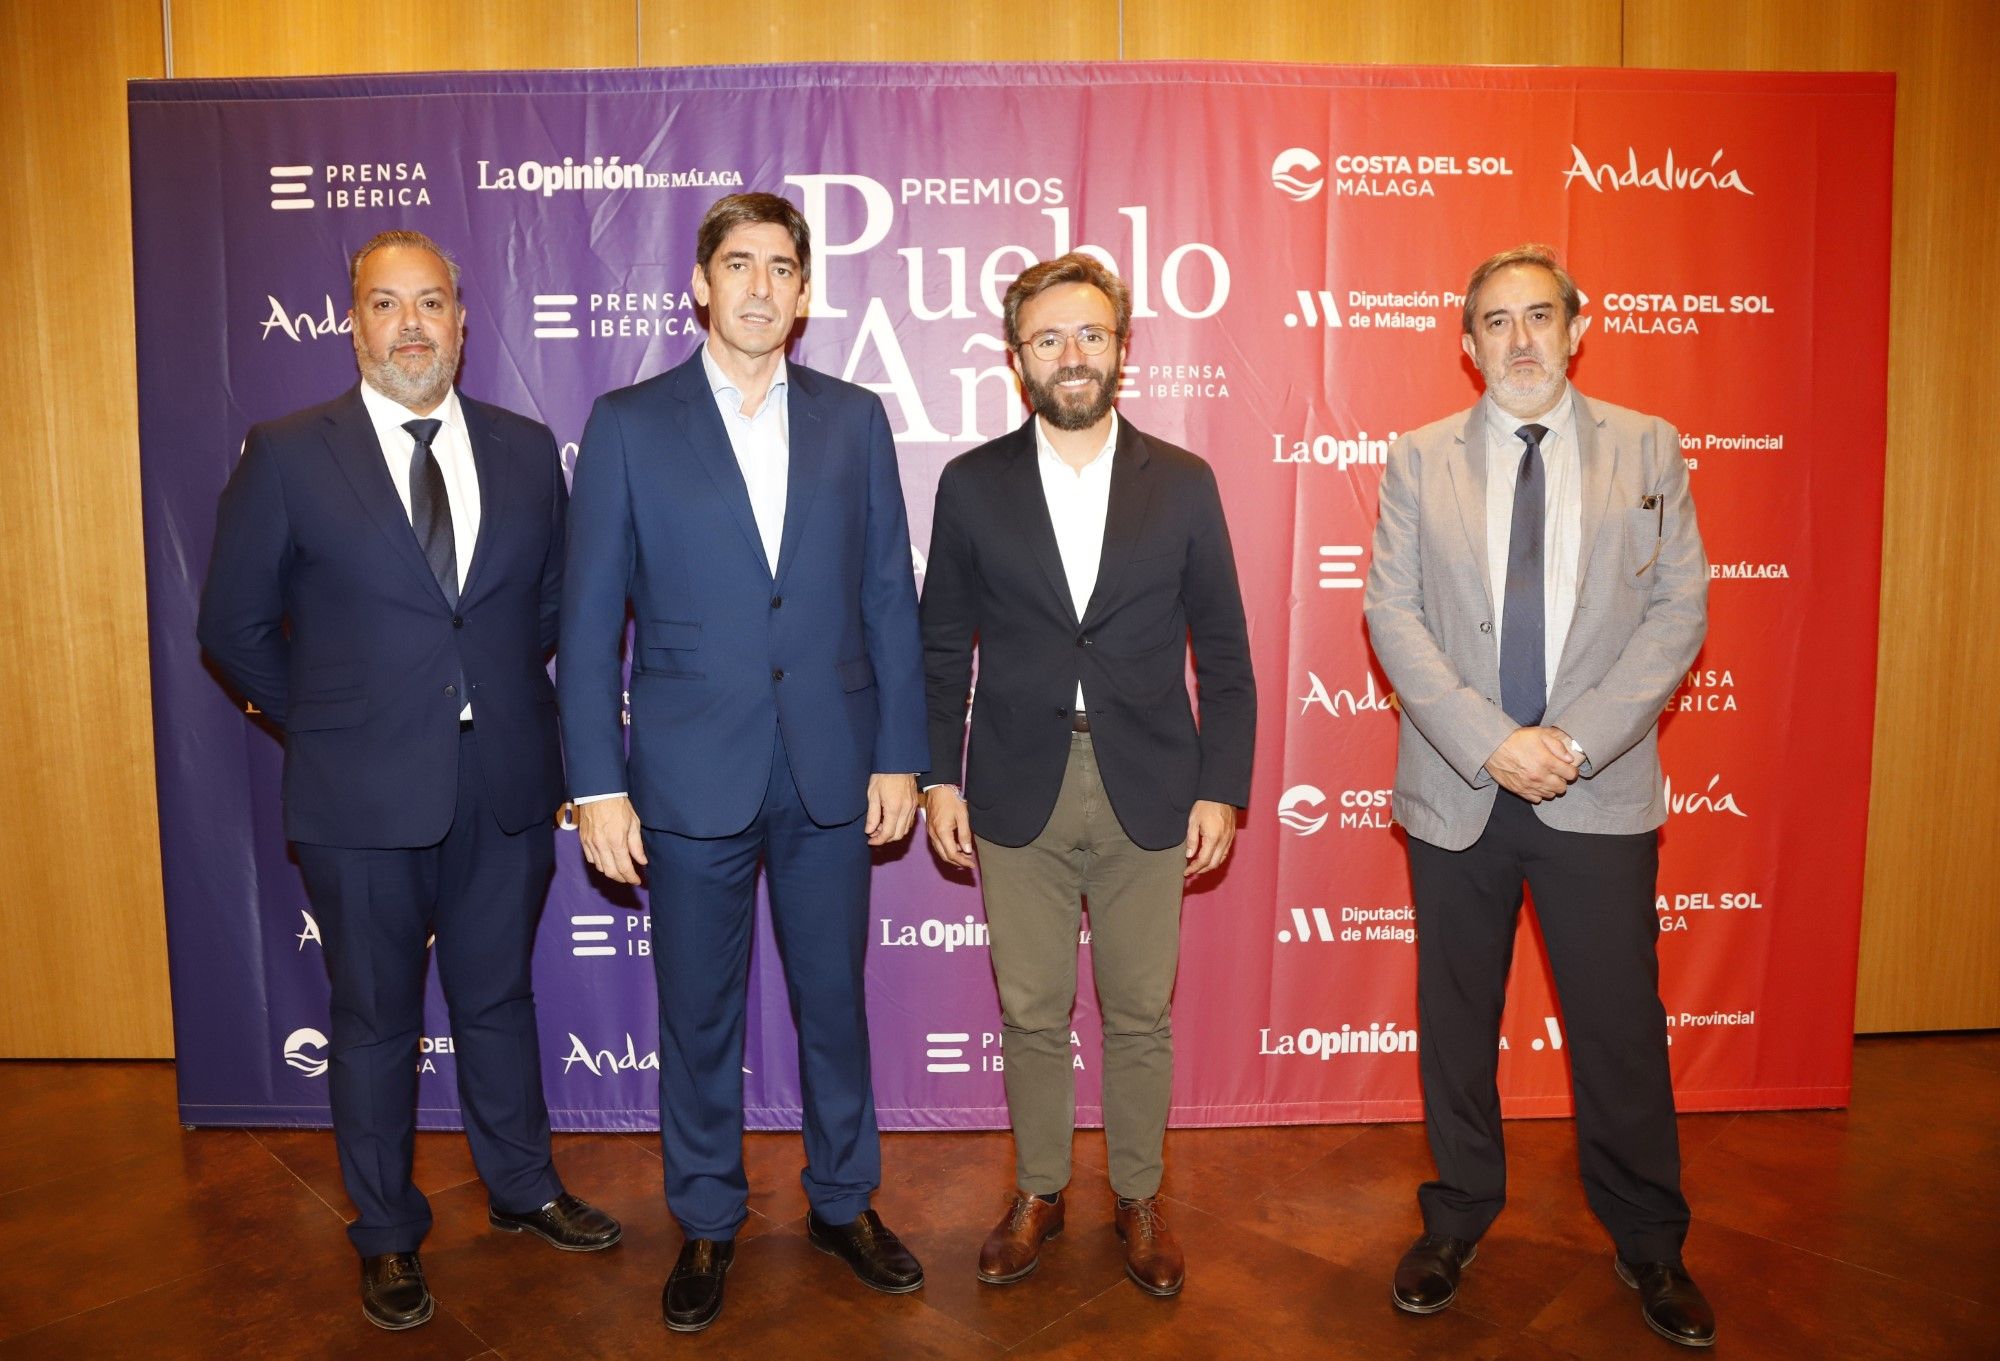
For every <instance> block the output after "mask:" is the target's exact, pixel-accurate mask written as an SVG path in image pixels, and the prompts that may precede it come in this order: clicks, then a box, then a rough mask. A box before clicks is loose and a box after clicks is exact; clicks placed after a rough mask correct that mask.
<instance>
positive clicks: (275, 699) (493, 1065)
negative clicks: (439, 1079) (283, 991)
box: [199, 232, 619, 1329]
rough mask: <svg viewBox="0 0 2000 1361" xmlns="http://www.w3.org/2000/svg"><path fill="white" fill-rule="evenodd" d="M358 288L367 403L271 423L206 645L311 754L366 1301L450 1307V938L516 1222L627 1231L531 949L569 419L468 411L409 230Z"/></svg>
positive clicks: (433, 257)
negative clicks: (580, 1150)
mask: <svg viewBox="0 0 2000 1361" xmlns="http://www.w3.org/2000/svg"><path fill="white" fill-rule="evenodd" d="M350 280H351V283H352V285H353V296H354V306H353V310H352V311H351V312H350V313H349V314H348V315H349V317H350V319H351V321H352V323H353V327H354V353H355V357H356V359H357V361H358V362H359V364H360V368H361V378H362V382H361V385H360V386H359V387H357V388H355V389H352V390H350V391H348V392H347V393H346V394H344V395H343V396H340V397H337V398H335V399H334V400H333V401H331V402H328V403H326V404H325V405H323V406H316V407H310V408H308V409H306V410H304V411H301V412H298V413H296V414H294V415H291V416H287V417H285V418H284V419H282V420H278V421H272V422H269V423H266V424H263V425H258V426H254V427H252V429H251V431H250V434H249V438H248V439H247V440H246V441H245V442H244V446H243V457H242V460H241V461H240V462H239V463H238V464H237V467H236V470H235V472H234V473H233V474H232V475H231V477H230V479H229V485H228V487H227V488H225V489H224V491H223V493H222V504H221V508H220V510H219V511H218V512H217V516H216V530H215V551H214V554H213V556H212V557H211V558H210V560H209V570H208V581H207V584H206V585H205V586H204V587H203V589H202V597H201V618H200V625H199V631H200V636H201V642H202V646H203V647H205V648H206V649H207V650H208V653H209V655H210V656H211V657H212V658H214V660H215V662H216V663H217V665H219V666H220V667H221V669H222V671H223V673H224V674H225V675H226V676H227V677H228V678H229V680H230V682H231V683H232V684H233V685H234V686H235V687H236V688H237V689H238V690H240V691H241V692H242V693H243V694H244V695H245V696H246V697H247V698H248V699H250V701H251V702H253V703H254V704H255V705H256V706H257V707H258V708H259V709H261V710H262V711H263V712H264V714H265V716H266V717H267V718H268V719H269V720H270V721H271V722H272V723H274V724H276V725H277V726H278V727H279V728H280V729H282V730H283V732H284V735H285V773H284V807H285V834H286V836H288V837H289V838H290V839H291V840H292V842H293V843H294V847H295V849H296V851H297V853H298V859H299V865H300V868H301V869H302V870H303V871H304V874H305V881H306V892H307V895H308V896H309V898H310V899H311V901H312V905H313V910H314V912H315V913H316V914H317V916H318V919H319V924H320V933H321V937H322V939H323V940H324V942H325V945H326V965H327V975H328V978H329V979H330V980H331V983H332V991H333V999H332V1031H333V1035H332V1044H331V1054H332V1058H331V1065H330V1068H329V1092H330V1096H331V1099H332V1105H333V1128H334V1139H335V1142H336V1144H337V1145H338V1148H339V1151H340V1168H341V1176H342V1178H343V1180H344V1181H345V1182H346V1185H347V1193H348V1195H349V1197H350V1198H351V1199H352V1200H353V1202H354V1205H355V1209H356V1211H357V1212H358V1214H357V1217H356V1219H355V1221H354V1223H353V1224H352V1225H351V1226H350V1227H349V1229H348V1236H349V1237H350V1238H351V1239H352V1240H353V1242H354V1246H355V1248H356V1250H357V1251H359V1252H360V1254H361V1256H362V1271H361V1299H362V1309H363V1312H364V1313H365V1314H366V1315H367V1317H368V1319H369V1321H370V1322H371V1323H374V1324H376V1325H378V1326H380V1327H383V1328H392V1329H394V1328H411V1327H415V1326H416V1325H417V1324H420V1323H422V1322H424V1321H425V1320H426V1319H428V1318H429V1317H430V1316H431V1309H432V1300H431V1295H430V1291H429V1289H428V1287H427V1286H426V1284H425V1281H424V1275H423V1268H422V1265H421V1264H420V1263H419V1261H418V1259H417V1246H418V1244H419V1243H421V1242H422V1241H423V1237H424V1234H425V1233H426V1232H427V1231H428V1230H429V1228H430V1223H431V1215H430V1206H429V1204H428V1202H427V1201H426V1200H425V1199H424V1196H423V1193H422V1192H420V1191H418V1190H417V1188H416V1186H415V1185H414V1184H413V1183H412V1182H411V1180H410V1159H411V1154H412V1151H413V1149H414V1142H415V1134H416V1102H417V1040H418V1035H419V1033H420V1031H421V1029H422V1023H423V991H424V970H425V955H426V950H425V940H426V938H427V937H429V936H431V935H432V934H433V933H435V936H436V943H437V961H438V974H439V977H440V978H441V979H442V981H443V983H444V991H445V1000H446V1001H447V1003H448V1004H449V1006H450V1011H451V1030H452V1036H453V1040H454V1052H455V1053H456V1055H457V1060H458V1065H457V1066H458V1090H459V1098H460V1102H461V1104H462V1106H463V1108H464V1113H465V1130H466V1137H467V1138H468V1139H469V1140H470V1142H471V1144H472V1156H473V1161H474V1163H475V1164H476V1165H477V1166H478V1168H479V1175H480V1177H481V1178H482V1179H483V1180H484V1181H485V1183H486V1188H487V1194H488V1198H489V1210H488V1215H489V1218H490V1220H491V1222H492V1224H493V1226H494V1227H495V1228H500V1229H505V1230H507V1231H509V1232H514V1233H518V1232H522V1231H527V1232H530V1233H534V1234H537V1235H539V1236H540V1237H542V1238H545V1239H547V1240H548V1241H549V1242H551V1243H553V1244H554V1245H555V1246H557V1247H559V1248H563V1249H566V1250H569V1251H573V1252H587V1251H592V1250H595V1249H598V1248H608V1247H610V1246H611V1245H612V1244H613V1243H616V1242H617V1241H618V1236H619V1226H618V1223H617V1221H615V1220H614V1219H612V1218H611V1216H609V1215H607V1214H605V1213H604V1212H603V1211H601V1210H598V1209H595V1208H593V1207H592V1206H590V1205H587V1204H585V1203H584V1202H583V1201H581V1200H579V1199H578V1198H577V1197H575V1196H572V1195H570V1194H569V1193H568V1192H566V1191H564V1189H563V1186H562V1182H561V1181H560V1180H559V1179H558V1178H557V1176H556V1171H555V1166H554V1164H553V1162H552V1160H551V1158H550V1154H549V1116H548V1108H547V1106H546V1105H545V1104H544V1102H543V1098H542V1073H541V1058H540V1048H539V1045H538V1043H537V1040H536V1034H535V999H534V992H533V988H532V986H531V983H530V980H529V955H530V952H531V950H532V947H533V944H534V937H535V923H536V920H537V918H538V916H539V915H540V912H541V906H542V898H543V895H544V894H545V892H546V891H547V889H548V881H549V873H550V869H551V866H552V865H553V863H554V840H553V837H554V825H553V815H554V812H555V809H556V806H557V804H558V803H559V802H560V801H561V799H562V790H563V778H562V753H561V749H560V746H559V745H558V741H557V733H556V715H555V694H554V692H553V690H552V689H551V687H550V685H549V679H548V673H547V672H546V671H545V670H544V669H543V666H544V660H545V659H546V658H547V656H548V653H549V649H550V648H551V647H553V646H554V645H555V641H556V609H557V605H558V602H559V600H560V598H561V594H562V561H563V530H564V518H563V511H564V505H565V502H566V500H567V498H566V496H565V493H564V490H563V479H562V465H561V463H560V461H559V460H558V459H557V456H556V449H555V441H554V440H553V439H552V438H551V437H550V434H549V431H548V429H547V427H545V426H542V425H539V424H537V423H535V422H534V421H530V420H525V419H523V418H522V417H520V416H516V415H514V414H512V413H511V412H508V411H503V410H501V409H500V408H499V407H495V406H488V405H486V404H485V403H484V402H475V401H473V400H472V399H470V398H468V397H463V396H461V395H460V394H459V393H458V392H457V391H456V390H455V389H454V388H453V386H452V379H453V376H454V375H455V374H456V373H457V371H458V359H459V353H460V350H461V348H462V346H463V344H464V338H465V311H464V308H463V307H461V306H460V304H459V300H458V266H457V265H456V264H455V263H453V262H452V261H451V260H450V258H449V257H448V256H446V255H445V254H444V252H443V251H442V250H441V249H440V248H439V247H438V246H437V244H436V243H435V242H433V241H431V240H430V239H429V238H428V237H425V236H423V235H421V234H420V233H417V232H384V233H382V234H381V235H380V236H377V237H375V238H374V239H373V240H371V241H369V242H368V244H366V245H365V246H363V247H362V248H361V249H360V250H359V251H357V252H356V253H355V256H354V259H353V262H352V266H351V271H350Z"/></svg>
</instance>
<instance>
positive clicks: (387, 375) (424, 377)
mask: <svg viewBox="0 0 2000 1361" xmlns="http://www.w3.org/2000/svg"><path fill="white" fill-rule="evenodd" d="M355 358H356V359H357V360H358V361H359V362H360V367H361V377H362V379H363V380H364V381H365V382H366V383H367V384H368V386H369V387H372V388H374V389H375V390H376V391H377V392H379V393H381V394H382V395H383V396H384V397H387V398H388V399H389V400H390V401H392V402H395V403H396V404H397V405H399V406H406V407H409V408H410V409H411V410H413V411H417V410H422V409H424V408H426V407H433V406H436V405H437V404H438V403H439V402H441V401H443V400H444V395H445V393H446V392H447V391H449V390H450V388H451V379H452V374H453V372H454V371H455V370H456V369H457V368H458V357H457V356H456V355H454V356H452V358H451V361H450V363H449V364H447V363H446V360H445V354H444V351H443V350H434V351H432V353H431V362H430V364H429V365H428V366H426V367H425V369H424V370H423V371H422V372H421V373H415V374H413V373H410V372H409V371H407V370H405V369H404V368H402V367H401V366H400V365H398V364H397V363H396V361H395V360H394V359H384V360H382V361H381V362H380V363H377V362H376V361H374V360H372V359H370V358H369V357H368V355H367V354H365V353H363V352H362V351H361V350H360V349H358V348H357V349H356V351H355Z"/></svg>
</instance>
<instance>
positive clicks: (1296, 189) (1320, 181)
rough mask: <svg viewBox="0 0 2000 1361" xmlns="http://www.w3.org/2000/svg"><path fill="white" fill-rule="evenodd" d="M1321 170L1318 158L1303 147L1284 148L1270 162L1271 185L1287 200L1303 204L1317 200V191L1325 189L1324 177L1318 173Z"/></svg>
mask: <svg viewBox="0 0 2000 1361" xmlns="http://www.w3.org/2000/svg"><path fill="white" fill-rule="evenodd" d="M1322 169H1323V166H1322V165H1321V163H1320V159H1319V157H1317V156H1315V155H1313V154H1312V153H1311V152H1310V151H1307V150H1306V149H1305V148H1304V147H1302V146H1295V147H1286V148H1285V149H1284V150H1283V151H1281V152H1279V153H1278V159H1277V160H1275V161H1273V162H1271V183H1272V184H1273V185H1274V186H1276V188H1277V190H1278V192H1279V193H1281V194H1283V195H1285V196H1286V197H1287V198H1290V199H1292V200H1293V201H1294V202H1297V203H1305V202H1307V201H1308V200H1310V199H1315V198H1318V197H1319V191H1320V190H1322V189H1324V188H1326V176H1324V175H1322V174H1321V173H1320V171H1321V170H1322Z"/></svg>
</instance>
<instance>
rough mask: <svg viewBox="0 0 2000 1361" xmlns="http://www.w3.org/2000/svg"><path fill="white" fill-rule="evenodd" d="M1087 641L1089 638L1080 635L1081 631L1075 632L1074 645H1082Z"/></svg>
mask: <svg viewBox="0 0 2000 1361" xmlns="http://www.w3.org/2000/svg"><path fill="white" fill-rule="evenodd" d="M1089 641H1090V639H1088V638H1086V637H1084V636H1083V635H1082V634H1081V633H1079V634H1077V635H1076V645H1077V646H1078V647H1082V646H1084V645H1085V644H1087V643H1088V642H1089Z"/></svg>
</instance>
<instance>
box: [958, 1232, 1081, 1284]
mask: <svg viewBox="0 0 2000 1361" xmlns="http://www.w3.org/2000/svg"><path fill="white" fill-rule="evenodd" d="M1060 1237H1062V1229H1061V1228H1056V1229H1053V1230H1051V1231H1050V1232H1048V1233H1045V1234H1043V1235H1042V1247H1047V1246H1048V1245H1049V1244H1050V1243H1051V1242H1052V1241H1054V1240H1055V1239H1058V1238H1060ZM1041 1264H1042V1256H1041V1248H1037V1249H1035V1257H1034V1260H1033V1261H1031V1262H1029V1263H1028V1264H1027V1265H1026V1266H1024V1267H1022V1268H1021V1269H1020V1270H1019V1271H1017V1272H1015V1273H1014V1274H1013V1275H1011V1276H989V1275H987V1274H986V1273H985V1272H983V1271H979V1270H977V1269H975V1270H974V1272H973V1274H974V1275H975V1276H977V1277H979V1279H980V1282H981V1283H982V1284H984V1285H1012V1284H1013V1283H1014V1282H1016V1281H1025V1280H1027V1279H1028V1277H1030V1276H1032V1275H1034V1274H1035V1268H1036V1267H1038V1266H1040V1265H1041Z"/></svg>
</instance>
